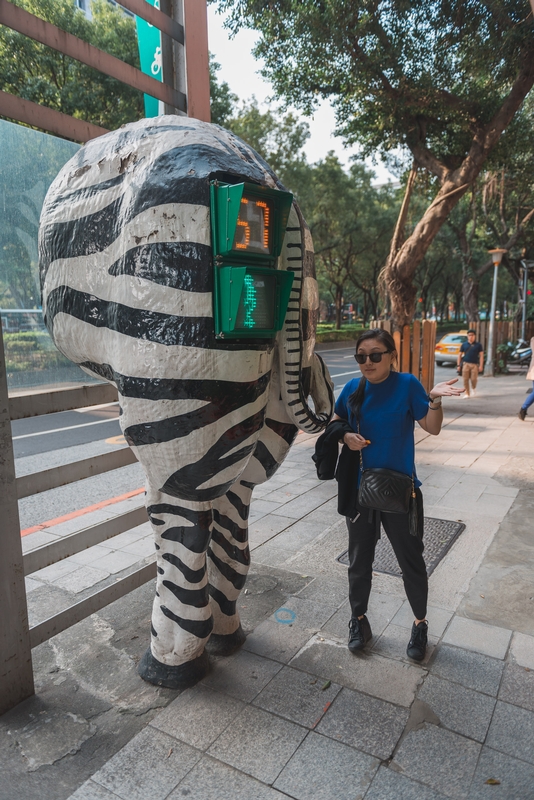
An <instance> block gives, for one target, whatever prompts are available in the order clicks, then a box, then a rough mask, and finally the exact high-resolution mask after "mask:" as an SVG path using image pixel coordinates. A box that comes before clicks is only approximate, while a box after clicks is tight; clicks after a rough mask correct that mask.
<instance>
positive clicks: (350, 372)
mask: <svg viewBox="0 0 534 800" xmlns="http://www.w3.org/2000/svg"><path fill="white" fill-rule="evenodd" d="M355 373H359V374H360V375H361V374H362V371H361V369H351V370H349V371H348V372H338V373H337V374H336V375H330V377H331V378H341V376H342V375H354V374H355Z"/></svg>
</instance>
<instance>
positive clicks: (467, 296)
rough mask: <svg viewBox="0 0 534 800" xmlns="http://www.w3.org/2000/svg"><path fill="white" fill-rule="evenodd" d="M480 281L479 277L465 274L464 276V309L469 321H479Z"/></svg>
mask: <svg viewBox="0 0 534 800" xmlns="http://www.w3.org/2000/svg"><path fill="white" fill-rule="evenodd" d="M479 286H480V281H479V279H478V278H473V277H470V276H469V275H464V276H463V278H462V291H463V301H464V311H465V316H466V317H467V321H468V322H478V320H479V315H478V289H479Z"/></svg>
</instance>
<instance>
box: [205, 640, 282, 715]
mask: <svg viewBox="0 0 534 800" xmlns="http://www.w3.org/2000/svg"><path fill="white" fill-rule="evenodd" d="M280 669H282V665H281V664H277V663H276V661H271V660H270V659H267V658H261V656H257V655H255V654H254V653H249V652H247V651H246V650H241V651H240V652H239V653H236V655H234V656H231V657H230V658H224V659H219V660H218V661H217V662H216V663H215V665H214V667H213V670H212V671H211V672H210V674H209V675H208V676H207V678H204V680H203V681H202V683H203V684H204V685H206V686H209V687H210V688H211V689H215V690H216V691H219V692H224V693H225V694H229V695H230V696H231V697H236V698H237V699H238V700H243V701H244V702H245V703H250V701H251V700H254V698H255V697H256V695H257V694H259V693H260V692H261V690H262V689H263V688H264V687H265V686H266V685H267V684H268V683H269V681H270V680H271V678H273V677H274V676H275V675H276V673H277V672H278V671H279V670H280Z"/></svg>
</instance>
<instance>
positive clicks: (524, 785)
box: [366, 747, 534, 800]
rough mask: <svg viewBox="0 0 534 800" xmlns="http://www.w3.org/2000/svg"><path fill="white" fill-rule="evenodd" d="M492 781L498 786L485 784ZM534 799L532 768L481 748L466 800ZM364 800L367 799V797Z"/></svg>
mask: <svg viewBox="0 0 534 800" xmlns="http://www.w3.org/2000/svg"><path fill="white" fill-rule="evenodd" d="M489 778H494V779H495V780H498V781H500V783H499V784H498V785H493V786H491V785H488V784H487V780H488V779H489ZM533 797H534V766H532V764H527V763H525V762H524V761H519V760H518V759H517V758H512V756H508V755H505V754H504V753H498V752H497V751H495V750H492V749H491V748H489V747H483V748H482V753H481V754H480V759H479V762H478V766H477V768H476V771H475V774H474V777H473V782H472V783H471V788H470V790H469V794H468V800H487V799H488V798H491V800H532V798H533ZM366 800H367V798H366Z"/></svg>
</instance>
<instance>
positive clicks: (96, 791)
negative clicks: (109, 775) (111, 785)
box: [68, 780, 118, 800]
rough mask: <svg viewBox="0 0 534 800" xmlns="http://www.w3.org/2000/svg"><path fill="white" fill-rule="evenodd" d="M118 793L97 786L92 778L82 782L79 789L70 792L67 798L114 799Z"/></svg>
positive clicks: (87, 799)
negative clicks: (72, 792)
mask: <svg viewBox="0 0 534 800" xmlns="http://www.w3.org/2000/svg"><path fill="white" fill-rule="evenodd" d="M117 797H118V795H116V794H114V792H110V791H109V789H105V788H104V787H103V786H99V784H98V783H95V782H94V781H92V780H89V781H86V782H85V783H82V785H81V786H80V788H79V789H76V791H75V792H74V794H71V795H70V797H69V798H68V800H116V798H117Z"/></svg>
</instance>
